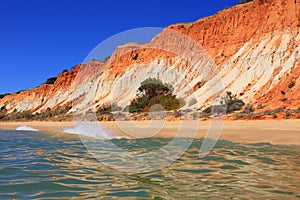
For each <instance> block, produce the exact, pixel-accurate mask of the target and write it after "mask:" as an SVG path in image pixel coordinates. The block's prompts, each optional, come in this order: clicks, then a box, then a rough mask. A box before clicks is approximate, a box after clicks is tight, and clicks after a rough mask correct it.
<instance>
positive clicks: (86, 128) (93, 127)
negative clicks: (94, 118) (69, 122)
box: [63, 122, 127, 139]
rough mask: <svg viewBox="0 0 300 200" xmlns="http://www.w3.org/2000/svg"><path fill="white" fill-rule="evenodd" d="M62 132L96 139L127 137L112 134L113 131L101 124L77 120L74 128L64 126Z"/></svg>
mask: <svg viewBox="0 0 300 200" xmlns="http://www.w3.org/2000/svg"><path fill="white" fill-rule="evenodd" d="M63 132H64V133H69V134H79V135H83V136H87V137H93V138H97V139H121V138H127V137H120V136H116V135H114V133H113V131H112V130H110V129H108V128H105V127H103V126H102V125H101V124H98V123H92V122H79V123H77V125H76V126H75V127H74V128H65V129H64V130H63Z"/></svg>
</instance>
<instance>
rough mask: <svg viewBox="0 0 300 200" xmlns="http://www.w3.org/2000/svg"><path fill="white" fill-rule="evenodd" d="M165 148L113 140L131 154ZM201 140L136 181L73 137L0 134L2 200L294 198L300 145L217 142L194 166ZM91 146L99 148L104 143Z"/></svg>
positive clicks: (151, 143)
mask: <svg viewBox="0 0 300 200" xmlns="http://www.w3.org/2000/svg"><path fill="white" fill-rule="evenodd" d="M182 140H185V139H182ZM169 141H170V139H159V138H158V139H136V140H128V139H119V140H112V142H113V143H114V144H116V145H118V146H120V147H122V148H124V149H126V150H128V151H131V152H143V151H147V150H149V149H155V148H159V147H161V146H163V145H166V144H168V142H169ZM202 141H203V140H194V142H193V144H192V145H191V146H190V148H189V149H188V150H187V151H186V152H185V153H184V155H183V156H182V157H180V158H179V159H177V160H176V161H175V162H173V163H172V164H170V165H168V166H166V167H163V168H162V169H160V170H157V171H154V172H147V173H140V174H135V173H126V172H122V171H118V170H115V169H113V168H110V167H109V166H107V165H105V164H103V163H101V162H99V161H98V160H97V159H95V158H94V157H93V155H92V154H90V153H89V152H88V151H87V150H86V149H85V147H84V146H83V144H82V142H81V141H80V139H78V138H77V137H73V138H68V139H66V138H65V139H63V138H54V137H52V136H51V135H49V134H44V133H41V132H28V131H0V144H1V149H0V158H1V160H0V199H11V198H12V199H52V198H53V199H57V198H59V199H69V198H74V199H82V198H98V199H120V198H121V197H122V199H203V198H204V199H205V198H207V199H235V198H237V199H249V198H252V199H266V198H268V199H283V198H285V199H295V198H300V192H299V191H300V188H299V185H300V179H299V178H300V155H299V152H300V146H281V145H271V144H267V143H260V144H252V145H249V144H248V145H247V144H241V143H232V142H228V141H218V143H217V145H216V146H215V148H214V149H213V151H212V152H211V153H210V154H209V155H208V156H207V157H205V158H203V159H200V158H199V148H200V146H201V143H202ZM102 143H103V144H102ZM97 144H99V145H103V148H105V142H104V141H97ZM125 159H126V158H125ZM166 159H167V158H166Z"/></svg>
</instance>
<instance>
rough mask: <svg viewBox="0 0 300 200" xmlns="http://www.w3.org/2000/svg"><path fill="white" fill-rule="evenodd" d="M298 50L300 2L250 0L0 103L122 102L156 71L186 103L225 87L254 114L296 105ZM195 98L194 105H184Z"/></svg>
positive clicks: (85, 105) (211, 99) (92, 105)
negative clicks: (250, 0)
mask: <svg viewBox="0 0 300 200" xmlns="http://www.w3.org/2000/svg"><path fill="white" fill-rule="evenodd" d="M179 35H183V36H179ZM185 36H186V37H187V38H188V39H186V38H184V37H185ZM193 42H195V43H196V44H197V45H199V46H201V48H203V49H202V50H204V51H205V52H204V53H203V52H202V53H201V50H199V49H197V48H195V44H194V43H193ZM175 43H176V45H174V44H175ZM170 46H171V47H170ZM188 48H190V49H189V50H186V49H188ZM170 49H171V51H170ZM168 50H169V51H168ZM197 50H199V51H197ZM299 51H300V1H299V0H254V1H253V2H249V3H246V4H242V5H237V6H234V7H232V8H229V9H225V10H222V11H220V12H218V13H216V14H215V15H213V16H210V17H206V18H203V19H199V20H198V21H196V22H191V23H179V24H174V25H170V26H168V27H166V29H165V30H164V31H163V32H162V33H160V34H159V35H157V36H156V37H155V38H153V40H152V41H151V42H150V43H148V44H136V43H130V44H125V45H124V46H120V47H118V48H117V49H116V51H115V52H114V53H113V54H112V56H111V57H110V59H109V60H108V61H106V62H100V61H92V62H89V63H87V64H79V65H77V66H76V67H75V68H74V69H73V70H71V71H68V72H64V73H62V74H60V75H59V76H58V78H57V80H56V81H55V83H54V84H53V85H49V84H43V85H41V86H39V87H38V88H34V89H30V90H28V91H22V92H20V93H19V94H11V95H7V96H5V97H4V98H2V99H0V107H2V106H5V107H6V109H7V110H8V112H12V111H13V110H15V109H16V110H17V111H26V110H30V111H32V112H33V113H37V112H42V111H43V110H46V109H47V108H51V109H55V108H56V107H58V106H64V105H69V104H73V108H72V109H71V110H70V111H69V112H75V111H76V110H85V111H86V110H89V109H96V107H97V106H100V105H103V104H105V103H112V102H117V103H118V105H120V106H122V107H125V106H126V105H128V102H129V101H130V100H131V99H132V98H134V96H135V94H136V90H137V88H138V87H139V85H140V83H141V82H142V81H143V80H145V79H147V78H148V77H153V78H160V79H162V80H163V81H164V82H168V83H171V84H172V85H173V86H174V89H175V91H174V92H175V93H176V95H177V96H178V97H181V98H183V99H184V100H185V101H186V102H187V103H186V108H190V109H195V110H197V109H204V108H206V107H208V106H209V105H211V103H217V102H218V101H219V99H220V97H221V96H222V95H223V94H224V92H226V91H231V92H232V93H234V94H237V96H238V98H239V99H242V100H243V101H244V102H245V103H246V104H251V105H253V107H254V108H255V110H256V112H258V109H260V110H274V109H278V108H280V109H284V110H288V109H298V108H299V107H300V78H299V77H300V76H299V75H300V62H299V61H300V59H299V58H300V54H299ZM197 52H198V53H197ZM199 52H200V53H199ZM185 53H187V54H189V55H188V56H187V57H186V56H185V57H184V59H182V58H180V57H182V55H183V54H185ZM199 57H201V59H199ZM198 61H199V62H198ZM183 79H184V80H183ZM215 80H218V81H215ZM218 82H220V83H221V86H218ZM193 100H196V101H195V102H197V103H195V104H192V103H189V102H193ZM74 102H75V103H74Z"/></svg>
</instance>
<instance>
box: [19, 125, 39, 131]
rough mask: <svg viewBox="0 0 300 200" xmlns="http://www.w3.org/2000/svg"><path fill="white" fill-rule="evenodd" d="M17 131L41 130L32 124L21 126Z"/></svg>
mask: <svg viewBox="0 0 300 200" xmlns="http://www.w3.org/2000/svg"><path fill="white" fill-rule="evenodd" d="M16 131H39V130H38V129H35V128H32V127H30V126H19V127H17V128H16Z"/></svg>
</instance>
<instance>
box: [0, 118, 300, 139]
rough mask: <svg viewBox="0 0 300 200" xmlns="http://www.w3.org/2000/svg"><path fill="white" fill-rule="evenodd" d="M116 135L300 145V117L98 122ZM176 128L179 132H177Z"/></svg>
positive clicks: (55, 126) (5, 125) (55, 128)
mask: <svg viewBox="0 0 300 200" xmlns="http://www.w3.org/2000/svg"><path fill="white" fill-rule="evenodd" d="M75 125H76V124H75V123H74V122H0V129H3V130H15V129H16V128H17V127H19V126H30V127H32V128H35V129H38V130H40V131H47V132H58V133H61V132H62V131H63V130H64V129H65V128H72V127H74V126H75ZM101 125H104V126H106V127H107V128H108V129H111V130H112V131H113V132H114V134H115V135H118V136H123V135H127V136H129V137H130V138H148V137H175V136H177V137H195V138H204V137H205V136H206V134H207V133H208V130H210V131H212V133H211V134H213V133H215V134H217V135H218V133H219V132H220V135H219V136H220V137H219V139H221V140H229V141H233V142H245V143H258V142H269V143H271V144H296V145H300V120H280V121H275V120H261V121H223V122H222V121H214V122H212V121H170V122H163V121H153V122H151V121H121V122H120V121H118V122H101ZM179 128H180V130H181V131H179Z"/></svg>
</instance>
